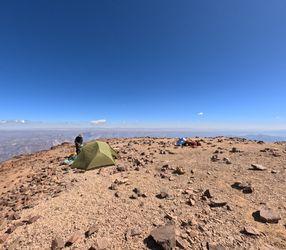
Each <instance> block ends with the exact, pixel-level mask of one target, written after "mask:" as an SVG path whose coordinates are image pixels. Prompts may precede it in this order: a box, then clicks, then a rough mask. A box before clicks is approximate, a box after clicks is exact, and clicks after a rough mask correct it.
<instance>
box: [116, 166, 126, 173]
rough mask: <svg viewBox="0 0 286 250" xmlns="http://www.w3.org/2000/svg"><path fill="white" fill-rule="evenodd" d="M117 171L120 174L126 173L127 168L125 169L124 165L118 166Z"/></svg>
mask: <svg viewBox="0 0 286 250" xmlns="http://www.w3.org/2000/svg"><path fill="white" fill-rule="evenodd" d="M116 170H117V171H118V172H124V171H126V167H124V166H122V165H118V166H117V167H116Z"/></svg>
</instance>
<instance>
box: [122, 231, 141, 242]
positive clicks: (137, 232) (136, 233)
mask: <svg viewBox="0 0 286 250" xmlns="http://www.w3.org/2000/svg"><path fill="white" fill-rule="evenodd" d="M141 233H142V232H141V230H140V229H139V228H132V229H128V230H127V232H126V234H125V239H126V240H129V238H130V237H135V236H138V235H140V234H141Z"/></svg>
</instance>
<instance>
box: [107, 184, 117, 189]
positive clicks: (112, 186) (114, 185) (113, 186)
mask: <svg viewBox="0 0 286 250" xmlns="http://www.w3.org/2000/svg"><path fill="white" fill-rule="evenodd" d="M109 189H110V190H117V189H118V187H117V185H116V184H115V183H112V184H111V186H110V187H109Z"/></svg>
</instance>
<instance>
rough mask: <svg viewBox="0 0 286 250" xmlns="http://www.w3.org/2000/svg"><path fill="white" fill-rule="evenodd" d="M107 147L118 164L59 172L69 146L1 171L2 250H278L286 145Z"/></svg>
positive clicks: (145, 142)
mask: <svg viewBox="0 0 286 250" xmlns="http://www.w3.org/2000/svg"><path fill="white" fill-rule="evenodd" d="M197 140H200V142H201V146H198V147H195V148H192V147H183V148H181V147H175V146H174V145H175V139H159V138H133V139H110V140H107V141H108V142H109V143H110V145H111V146H112V147H113V148H114V149H116V150H117V151H118V152H119V154H120V156H121V158H120V159H118V160H117V165H116V166H112V167H107V168H102V169H100V170H93V171H88V172H81V171H76V170H72V169H70V167H68V166H66V165H63V164H62V162H63V160H64V158H65V157H68V156H69V155H70V154H71V153H73V150H74V149H73V147H72V145H70V144H67V143H66V144H62V145H60V146H57V147H53V148H52V149H51V150H48V151H42V152H39V153H35V154H31V155H22V156H19V157H15V158H13V159H11V160H9V161H6V162H4V163H2V164H1V165H0V193H1V200H0V248H3V249H63V248H64V249H175V248H177V249H286V144H283V143H276V144H274V143H262V142H255V141H248V140H244V139H238V138H204V139H197Z"/></svg>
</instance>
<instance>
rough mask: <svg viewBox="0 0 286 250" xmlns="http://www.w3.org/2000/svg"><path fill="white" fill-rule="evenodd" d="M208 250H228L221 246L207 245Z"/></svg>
mask: <svg viewBox="0 0 286 250" xmlns="http://www.w3.org/2000/svg"><path fill="white" fill-rule="evenodd" d="M207 249H208V250H226V248H225V247H224V246H222V245H220V244H213V243H209V242H208V243H207Z"/></svg>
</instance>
